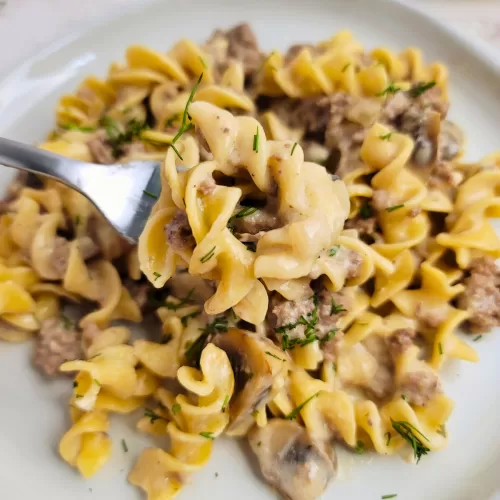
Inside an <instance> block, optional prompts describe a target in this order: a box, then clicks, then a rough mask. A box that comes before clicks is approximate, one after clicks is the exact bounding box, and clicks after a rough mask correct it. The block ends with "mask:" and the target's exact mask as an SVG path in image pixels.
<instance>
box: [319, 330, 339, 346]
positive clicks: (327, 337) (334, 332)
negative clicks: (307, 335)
mask: <svg viewBox="0 0 500 500" xmlns="http://www.w3.org/2000/svg"><path fill="white" fill-rule="evenodd" d="M338 331H339V328H332V329H331V330H330V331H329V332H328V333H327V334H326V335H325V336H324V337H323V338H322V339H321V343H325V342H330V340H332V339H333V337H335V335H337V332H338Z"/></svg>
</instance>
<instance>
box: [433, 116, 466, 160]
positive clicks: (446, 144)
mask: <svg viewBox="0 0 500 500" xmlns="http://www.w3.org/2000/svg"><path fill="white" fill-rule="evenodd" d="M463 143H464V134H463V132H462V131H461V130H460V129H459V128H458V127H457V126H456V125H455V124H454V123H453V122H450V121H449V120H444V121H442V122H441V130H440V132H439V158H440V159H441V160H445V161H450V160H453V159H454V158H455V157H456V156H457V155H458V153H460V151H461V150H462V146H463Z"/></svg>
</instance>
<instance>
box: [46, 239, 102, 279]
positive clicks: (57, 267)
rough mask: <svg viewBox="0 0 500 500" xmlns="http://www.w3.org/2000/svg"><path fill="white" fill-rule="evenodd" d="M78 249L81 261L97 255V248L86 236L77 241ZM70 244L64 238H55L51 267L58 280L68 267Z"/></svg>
mask: <svg viewBox="0 0 500 500" xmlns="http://www.w3.org/2000/svg"><path fill="white" fill-rule="evenodd" d="M77 243H78V249H79V250H80V254H81V256H82V258H83V260H88V259H91V258H92V257H95V256H96V255H97V254H98V253H99V247H98V246H97V245H96V244H95V243H94V242H93V241H92V239H91V238H89V237H88V236H84V237H83V238H79V239H78V240H77ZM70 244H71V243H70V242H69V241H68V240H67V239H66V238H62V237H60V236H58V237H56V240H55V245H54V250H53V253H52V267H53V269H54V271H56V273H57V274H58V275H59V279H63V278H64V274H65V272H66V269H67V267H68V259H69V249H70Z"/></svg>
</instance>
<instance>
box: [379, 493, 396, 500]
mask: <svg viewBox="0 0 500 500" xmlns="http://www.w3.org/2000/svg"><path fill="white" fill-rule="evenodd" d="M397 496H398V494H397V493H392V494H390V495H382V500H387V499H388V498H396V497H397Z"/></svg>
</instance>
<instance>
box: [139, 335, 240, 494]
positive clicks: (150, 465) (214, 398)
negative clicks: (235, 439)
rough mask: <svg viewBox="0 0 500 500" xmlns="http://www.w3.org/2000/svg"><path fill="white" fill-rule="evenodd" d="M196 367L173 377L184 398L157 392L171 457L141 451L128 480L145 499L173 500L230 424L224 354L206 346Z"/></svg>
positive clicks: (229, 387)
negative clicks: (165, 419)
mask: <svg viewBox="0 0 500 500" xmlns="http://www.w3.org/2000/svg"><path fill="white" fill-rule="evenodd" d="M200 367H201V368H200V370H199V371H198V370H196V369H192V368H188V367H182V368H180V369H179V372H178V374H177V377H178V380H179V382H180V383H181V384H182V385H183V386H184V387H185V388H186V389H187V390H188V391H189V394H190V396H189V397H188V396H184V395H179V396H177V397H176V398H174V397H173V396H172V395H171V394H170V393H168V391H166V390H165V389H161V392H160V393H159V397H160V400H161V401H162V402H163V404H164V406H165V407H166V408H168V409H169V410H170V414H171V416H172V421H171V422H169V423H168V425H167V426H166V433H167V434H168V436H169V437H170V441H171V447H170V452H169V453H167V452H165V451H163V450H160V449H147V450H145V451H143V453H142V454H141V456H140V457H139V459H138V461H137V463H136V465H135V467H134V469H133V470H132V472H131V473H130V475H129V481H130V482H131V483H132V484H135V485H136V486H139V487H141V488H142V489H143V490H144V491H146V492H147V494H148V499H149V500H155V499H160V498H161V499H167V498H172V497H174V496H175V495H176V494H177V493H178V491H179V490H180V489H181V488H182V486H183V483H184V481H185V477H186V476H187V475H188V474H190V473H193V472H196V471H197V470H198V469H200V468H201V467H203V465H205V463H206V462H207V460H208V459H209V458H210V454H211V449H212V440H213V439H215V438H216V437H217V436H219V435H220V434H221V433H222V432H223V431H224V428H225V427H226V425H227V424H228V422H229V413H228V412H226V411H225V408H226V406H227V405H228V404H229V401H230V399H231V396H232V394H233V390H234V377H233V371H232V368H231V364H230V363H229V359H228V358H227V355H226V354H225V353H224V351H222V350H221V349H219V348H217V347H215V346H214V345H212V344H208V345H207V346H206V347H205V349H204V350H203V353H202V355H201V359H200ZM191 395H192V396H191ZM192 398H195V399H194V400H193V399H192ZM174 405H176V406H177V408H178V409H177V411H175V410H174V409H173V408H174Z"/></svg>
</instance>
